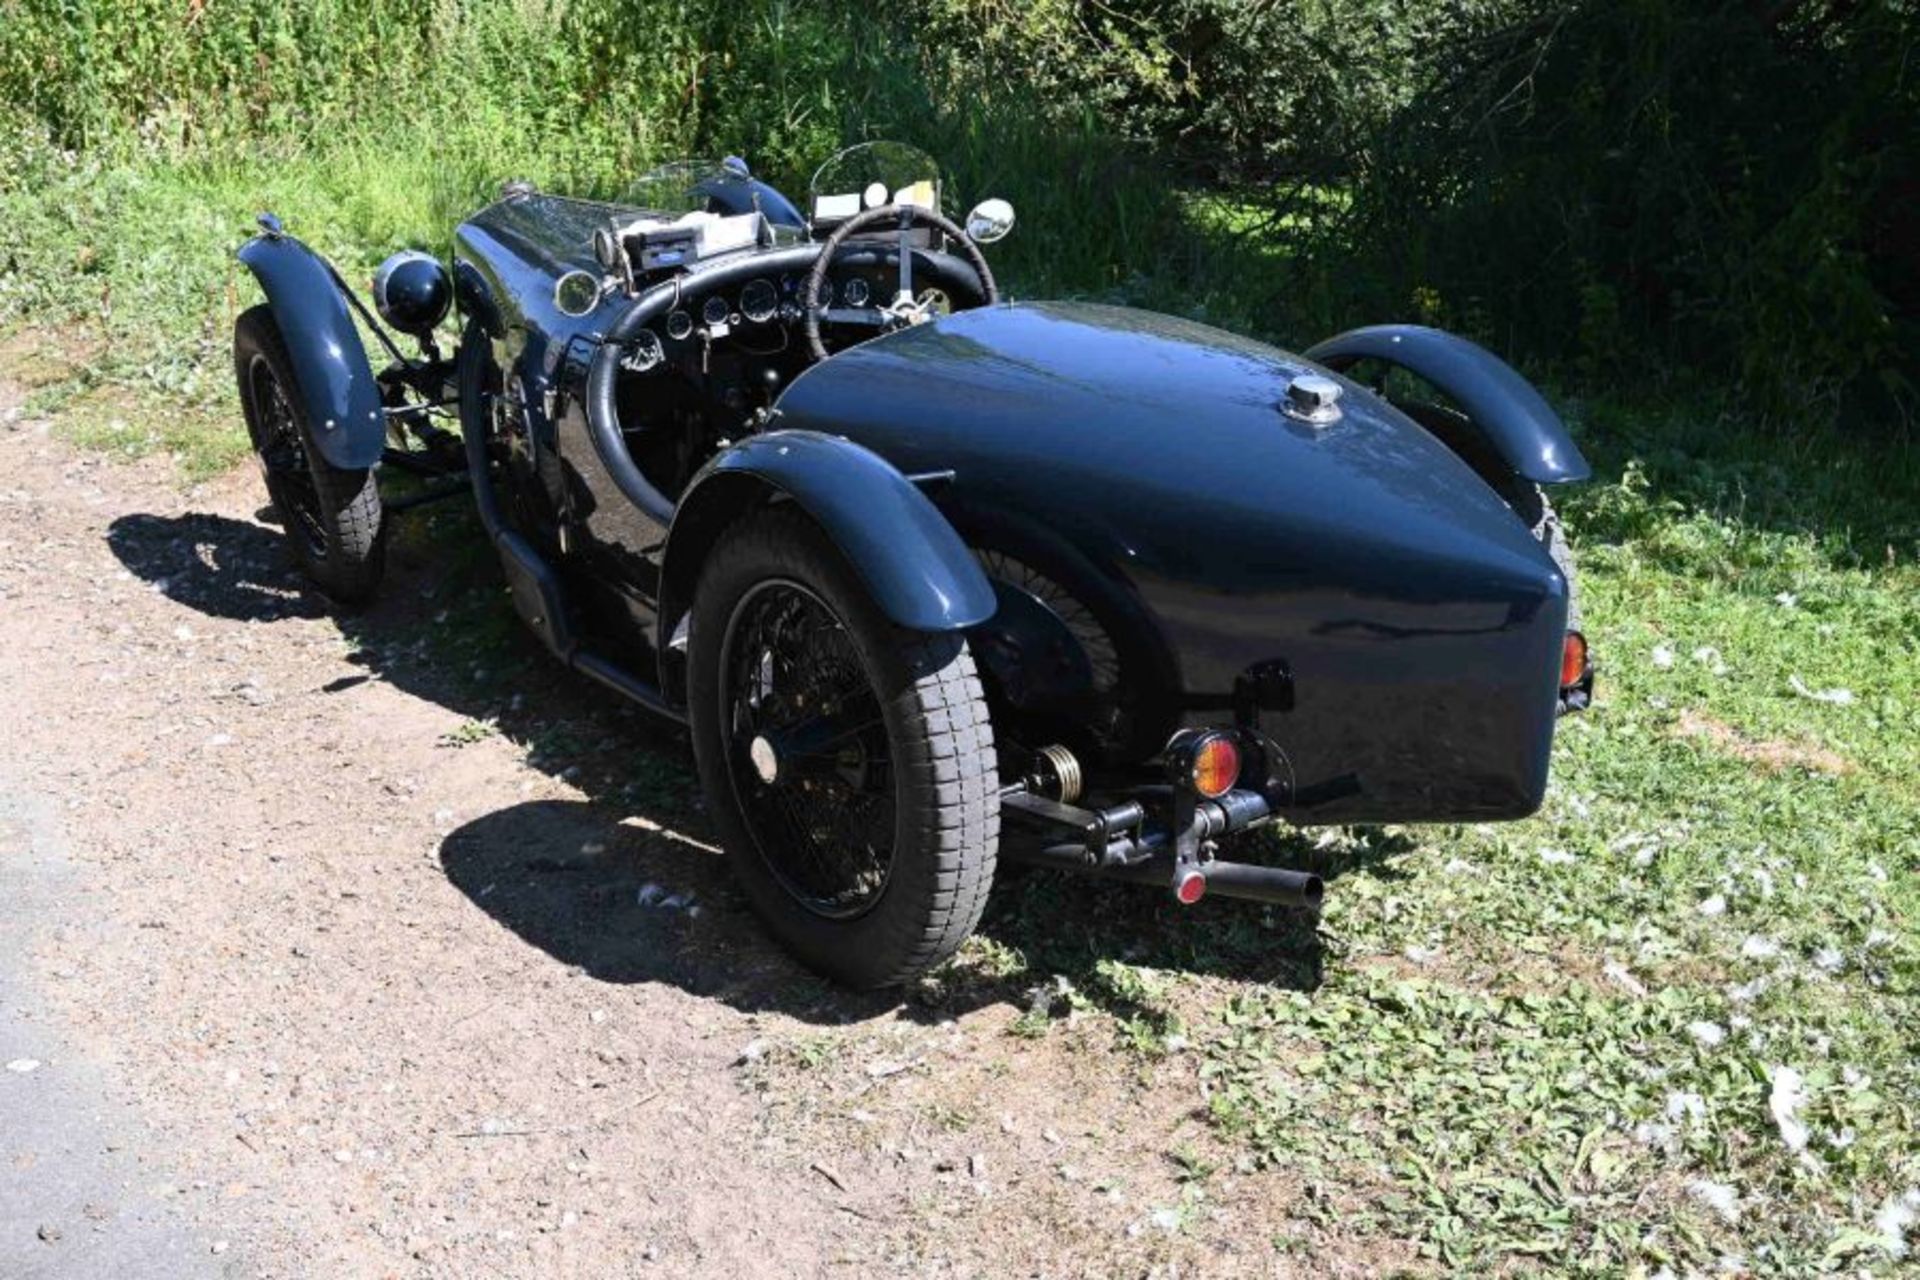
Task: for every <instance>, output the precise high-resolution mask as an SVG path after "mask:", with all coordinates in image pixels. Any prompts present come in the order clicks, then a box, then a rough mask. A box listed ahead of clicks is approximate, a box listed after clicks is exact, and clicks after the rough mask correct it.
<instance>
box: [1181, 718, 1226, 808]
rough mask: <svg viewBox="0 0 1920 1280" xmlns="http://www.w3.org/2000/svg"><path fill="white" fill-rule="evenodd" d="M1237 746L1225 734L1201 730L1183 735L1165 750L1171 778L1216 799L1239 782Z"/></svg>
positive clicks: (1210, 798) (1211, 798) (1202, 794)
mask: <svg viewBox="0 0 1920 1280" xmlns="http://www.w3.org/2000/svg"><path fill="white" fill-rule="evenodd" d="M1240 763H1241V762H1240V747H1239V744H1238V743H1236V742H1234V740H1233V739H1232V738H1231V737H1230V736H1228V735H1227V734H1224V733H1220V732H1217V731H1215V730H1211V729H1202V730H1199V731H1195V732H1189V733H1185V734H1182V735H1181V736H1180V737H1178V738H1176V739H1175V740H1174V743H1173V746H1172V748H1171V750H1169V752H1168V764H1169V765H1170V766H1171V769H1172V773H1173V781H1174V783H1175V784H1176V785H1179V786H1185V787H1189V788H1191V789H1192V790H1193V791H1195V792H1197V793H1198V794H1199V795H1201V796H1203V797H1204V798H1206V799H1208V800H1217V799H1219V798H1220V797H1221V796H1223V795H1225V794H1227V792H1229V791H1231V790H1233V788H1234V786H1235V785H1236V784H1237V783H1238V782H1239V781H1240Z"/></svg>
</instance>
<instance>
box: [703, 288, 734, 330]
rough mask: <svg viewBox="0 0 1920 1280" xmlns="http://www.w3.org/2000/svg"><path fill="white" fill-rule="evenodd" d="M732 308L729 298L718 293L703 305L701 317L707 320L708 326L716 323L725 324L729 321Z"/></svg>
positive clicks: (710, 326)
mask: <svg viewBox="0 0 1920 1280" xmlns="http://www.w3.org/2000/svg"><path fill="white" fill-rule="evenodd" d="M730 310H731V308H729V307H728V306H727V300H726V299H725V298H723V297H721V296H720V295H719V294H717V293H716V294H714V295H713V296H712V297H711V298H708V299H707V300H706V302H705V303H703V304H702V305H701V307H700V318H701V319H702V320H705V321H706V322H707V327H708V328H713V327H714V326H715V325H723V324H725V323H726V322H727V315H728V313H729V311H730Z"/></svg>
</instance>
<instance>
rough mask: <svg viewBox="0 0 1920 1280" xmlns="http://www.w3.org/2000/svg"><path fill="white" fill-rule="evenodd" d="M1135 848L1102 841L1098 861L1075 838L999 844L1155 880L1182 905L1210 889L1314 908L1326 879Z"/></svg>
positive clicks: (1035, 857) (1056, 865)
mask: <svg viewBox="0 0 1920 1280" xmlns="http://www.w3.org/2000/svg"><path fill="white" fill-rule="evenodd" d="M1139 849H1140V846H1139V845H1137V844H1135V843H1134V841H1132V840H1130V839H1127V838H1125V837H1122V838H1121V839H1119V840H1116V841H1114V842H1113V843H1112V844H1110V845H1108V846H1107V856H1106V858H1105V859H1103V860H1102V861H1100V862H1098V863H1090V862H1088V861H1087V850H1086V847H1085V846H1084V845H1080V844H1053V845H1044V846H1040V847H1038V848H1029V849H1021V848H1018V847H1014V848H1008V849H1005V850H1003V851H1002V853H1001V856H1002V857H1004V858H1006V859H1008V860H1009V861H1012V862H1025V863H1029V864H1031V865H1034V866H1041V867H1051V868H1053V869H1054V870H1056V871H1077V872H1080V873H1081V874H1083V875H1095V876H1105V877H1107V878H1109V879H1113V880H1125V881H1127V882H1128V883H1130V884H1145V885H1155V886H1158V887H1160V888H1163V889H1168V890H1170V891H1171V892H1172V893H1173V895H1174V897H1175V899H1176V900H1177V901H1179V902H1180V903H1182V904H1183V905H1187V906H1191V905H1192V904H1193V903H1196V902H1198V901H1200V899H1201V898H1202V897H1203V896H1204V895H1205V894H1209V893H1213V894H1218V895H1220V896H1221V897H1223V898H1246V899H1249V900H1251V901H1253V902H1271V903H1274V904H1276V905H1278V906H1283V907H1307V908H1310V909H1311V910H1314V911H1318V910H1319V909H1320V902H1321V899H1322V898H1324V897H1325V896H1326V884H1325V883H1324V882H1323V881H1322V880H1321V879H1320V877H1319V876H1316V875H1314V874H1312V873H1311V872H1307V871H1293V870H1289V869H1288V868H1286V867H1262V866H1259V865H1257V864H1255V863H1251V862H1218V861H1216V862H1202V863H1197V864H1191V865H1188V866H1184V867H1181V866H1178V865H1177V864H1175V862H1174V860H1173V859H1172V858H1171V857H1168V856H1167V855H1165V854H1159V855H1155V856H1149V857H1145V858H1140V857H1137V856H1134V855H1136V852H1137V851H1138V850H1139ZM1130 859H1131V860H1130ZM1195 877H1199V878H1200V879H1202V880H1203V881H1204V887H1196V886H1195V885H1194V878H1195Z"/></svg>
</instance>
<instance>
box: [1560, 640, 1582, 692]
mask: <svg viewBox="0 0 1920 1280" xmlns="http://www.w3.org/2000/svg"><path fill="white" fill-rule="evenodd" d="M1586 674H1587V638H1586V637H1585V636H1583V635H1581V634H1580V633H1579V632H1578V631H1569V632H1567V638H1566V641H1565V643H1563V644H1562V645H1561V647H1560V687H1561V688H1562V689H1571V688H1572V687H1573V686H1574V685H1576V684H1579V683H1580V681H1581V680H1582V679H1584V678H1585V677H1586Z"/></svg>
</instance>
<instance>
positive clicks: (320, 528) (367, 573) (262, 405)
mask: <svg viewBox="0 0 1920 1280" xmlns="http://www.w3.org/2000/svg"><path fill="white" fill-rule="evenodd" d="M233 372H234V377H235V378H236V380H237V381H238V383H239V390H240V408H241V411H242V412H243V413H244V414H245V415H246V420H247V434H248V435H249V436H250V437H251V438H252V441H253V453H254V457H255V458H256V459H257V460H258V461H259V463H260V471H261V474H262V476H264V477H265V479H266V482H267V494H268V496H269V497H271V498H272V500H273V506H274V510H275V511H276V512H278V514H279V517H280V525H281V531H282V533H283V534H284V535H285V537H286V540H287V547H288V549H289V550H291V551H292V552H293V558H294V559H295V560H296V561H298V562H299V564H300V567H301V568H302V569H304V570H305V571H306V573H307V576H308V577H310V578H312V579H313V581H314V583H315V585H317V586H318V587H319V588H320V589H321V590H322V591H324V592H326V594H327V595H328V596H330V597H332V598H333V599H334V600H336V601H338V602H339V603H341V604H345V605H355V604H361V603H364V602H365V601H366V600H367V599H369V598H370V597H371V596H372V595H373V593H374V592H375V591H376V590H377V589H378V588H379V586H380V578H381V575H382V573H383V572H384V571H385V568H386V539H385V537H384V534H385V528H384V520H383V519H382V516H383V512H382V509H381V505H380V488H379V485H378V484H377V483H376V482H375V478H374V472H373V469H372V468H370V467H369V468H364V469H359V470H343V469H341V468H338V467H334V466H331V465H329V464H328V462H327V460H326V459H325V458H324V457H322V456H321V454H320V451H319V450H318V449H317V448H315V447H314V443H313V424H312V423H310V422H308V421H307V413H306V408H305V405H304V403H303V402H302V400H301V397H300V384H299V380H298V379H297V378H296V377H295V375H294V372H293V362H292V360H291V359H289V358H288V355H287V346H286V341H285V339H284V338H282V337H281V334H280V326H279V324H278V323H277V322H276V321H275V320H274V318H273V310H272V309H271V308H270V307H267V306H264V305H262V306H257V307H251V308H249V309H248V310H246V311H243V312H242V313H241V314H240V319H239V320H238V321H237V322H236V323H235V324H234V327H233Z"/></svg>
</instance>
